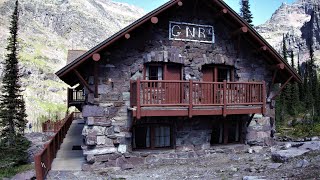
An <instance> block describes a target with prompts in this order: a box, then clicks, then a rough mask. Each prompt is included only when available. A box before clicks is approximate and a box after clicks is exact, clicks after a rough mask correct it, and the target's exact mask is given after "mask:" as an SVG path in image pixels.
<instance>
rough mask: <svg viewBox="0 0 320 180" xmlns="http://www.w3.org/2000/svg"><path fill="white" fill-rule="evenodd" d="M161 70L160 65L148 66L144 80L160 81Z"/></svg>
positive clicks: (161, 77) (161, 76)
mask: <svg viewBox="0 0 320 180" xmlns="http://www.w3.org/2000/svg"><path fill="white" fill-rule="evenodd" d="M162 79H163V68H162V66H160V65H149V66H147V69H146V80H162Z"/></svg>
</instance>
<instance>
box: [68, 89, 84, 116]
mask: <svg viewBox="0 0 320 180" xmlns="http://www.w3.org/2000/svg"><path fill="white" fill-rule="evenodd" d="M84 102H85V96H84V94H83V91H82V90H76V89H70V88H68V107H70V106H75V107H76V108H77V109H78V110H80V111H81V110H82V105H83V104H84Z"/></svg>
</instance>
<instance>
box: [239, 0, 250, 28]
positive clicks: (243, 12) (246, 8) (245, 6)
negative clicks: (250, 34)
mask: <svg viewBox="0 0 320 180" xmlns="http://www.w3.org/2000/svg"><path fill="white" fill-rule="evenodd" d="M240 6H241V8H240V16H241V17H243V19H245V20H246V21H247V22H248V24H250V25H251V26H252V27H253V24H252V18H253V17H252V13H251V11H250V4H249V0H240Z"/></svg>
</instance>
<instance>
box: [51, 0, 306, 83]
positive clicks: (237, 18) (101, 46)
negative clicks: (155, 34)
mask: <svg viewBox="0 0 320 180" xmlns="http://www.w3.org/2000/svg"><path fill="white" fill-rule="evenodd" d="M179 1H182V2H183V1H187V0H171V1H169V2H167V3H165V4H163V5H162V6H160V7H159V8H157V9H155V10H153V11H152V12H150V13H148V14H146V15H145V16H143V17H142V18H140V19H138V20H137V21H135V22H133V23H132V24H130V25H128V26H127V27H125V28H124V29H122V30H120V31H119V32H117V33H116V34H114V35H112V36H111V37H109V38H108V39H106V40H105V41H103V42H101V43H100V44H98V45H97V46H95V47H93V48H92V49H91V50H89V51H87V52H86V53H84V54H83V55H82V56H80V57H78V58H77V59H75V60H74V61H72V62H71V63H69V64H67V65H66V66H65V67H63V68H62V69H60V70H59V71H58V72H56V75H57V76H59V77H60V78H61V79H62V80H63V77H64V76H66V75H67V74H68V73H69V72H71V71H72V70H73V69H74V68H76V67H78V66H79V65H80V64H82V63H83V62H85V61H86V60H88V59H90V58H91V57H92V55H93V54H94V53H97V52H99V51H100V50H102V49H104V48H106V47H108V46H109V45H111V44H112V43H114V42H116V41H117V40H119V39H120V38H124V36H125V34H126V33H128V32H130V31H132V30H134V29H135V28H137V27H139V26H140V25H142V24H144V23H146V22H147V21H150V19H151V18H152V17H154V16H157V15H158V14H160V13H161V12H163V11H164V10H167V9H169V8H170V7H172V6H174V5H176V4H177V3H178V2H179ZM212 2H213V3H215V5H217V6H219V7H221V9H227V10H228V13H227V15H225V16H230V17H231V18H232V19H233V20H235V21H236V22H237V23H238V24H239V25H240V26H239V28H240V27H247V28H248V33H247V34H248V35H249V36H251V37H252V38H253V39H255V40H256V41H257V42H258V43H259V44H260V47H262V46H266V47H267V50H268V52H269V55H270V56H271V57H270V58H271V60H272V61H275V64H279V63H283V64H284V65H285V67H284V70H285V71H286V72H287V73H289V74H290V76H292V77H293V78H292V79H294V80H296V81H298V82H302V79H301V77H300V76H299V75H298V74H297V72H296V71H295V70H294V69H293V68H292V67H291V66H290V65H289V64H288V63H287V62H286V61H285V60H284V59H283V58H282V57H281V56H280V54H279V53H278V52H277V51H276V50H275V49H274V48H273V47H272V46H271V45H270V44H269V43H268V42H267V41H266V40H265V39H264V38H263V37H262V36H261V35H260V34H259V33H258V32H257V31H256V30H255V29H254V28H252V27H251V26H250V25H249V24H248V23H247V22H246V21H245V20H244V19H243V18H241V17H240V16H239V15H238V14H237V13H236V12H235V11H234V10H233V9H232V8H230V7H229V6H228V5H227V4H226V3H225V2H224V1H223V0H212Z"/></svg>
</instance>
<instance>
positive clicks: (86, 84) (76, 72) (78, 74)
mask: <svg viewBox="0 0 320 180" xmlns="http://www.w3.org/2000/svg"><path fill="white" fill-rule="evenodd" d="M73 72H74V73H75V74H76V76H77V77H78V78H79V80H80V82H81V84H82V85H83V86H85V87H86V88H87V89H88V90H89V91H90V92H91V93H93V92H94V91H93V90H92V89H91V88H90V86H89V84H88V83H87V81H85V80H84V79H83V77H82V76H81V74H80V73H79V72H78V71H77V70H76V69H74V70H73Z"/></svg>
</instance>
